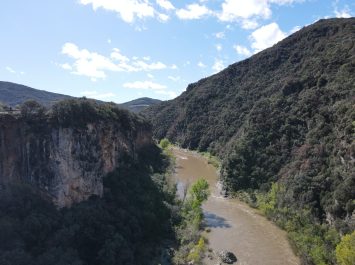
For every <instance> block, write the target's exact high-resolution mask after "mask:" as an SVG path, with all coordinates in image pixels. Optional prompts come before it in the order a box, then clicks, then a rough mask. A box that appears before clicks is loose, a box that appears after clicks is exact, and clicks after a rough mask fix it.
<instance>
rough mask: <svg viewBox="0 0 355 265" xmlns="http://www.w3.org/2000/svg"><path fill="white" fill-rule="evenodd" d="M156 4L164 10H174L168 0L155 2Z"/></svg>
mask: <svg viewBox="0 0 355 265" xmlns="http://www.w3.org/2000/svg"><path fill="white" fill-rule="evenodd" d="M156 2H157V4H158V5H159V6H160V7H161V8H163V9H165V10H174V9H175V7H174V6H173V4H172V3H171V2H170V1H168V0H156Z"/></svg>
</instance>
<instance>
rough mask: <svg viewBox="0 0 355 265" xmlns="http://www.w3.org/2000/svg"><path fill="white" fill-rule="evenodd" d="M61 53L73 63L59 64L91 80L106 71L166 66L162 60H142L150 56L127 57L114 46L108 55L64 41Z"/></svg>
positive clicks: (139, 69) (153, 68)
mask: <svg viewBox="0 0 355 265" xmlns="http://www.w3.org/2000/svg"><path fill="white" fill-rule="evenodd" d="M62 53H63V54H65V55H67V56H69V57H70V58H72V59H74V63H73V64H69V63H65V64H62V65H60V66H61V67H62V68H63V69H65V70H70V71H71V73H73V74H76V75H82V76H87V77H89V78H91V80H92V81H96V80H97V79H105V78H106V72H107V71H112V72H140V71H153V70H162V69H165V68H167V66H166V65H165V64H164V63H162V62H159V61H158V62H151V63H147V62H145V61H144V60H148V59H149V60H150V57H144V58H143V60H139V58H138V57H133V58H132V59H133V60H131V59H129V58H128V57H126V56H124V55H123V54H122V53H121V52H120V50H119V49H117V48H114V49H113V50H112V52H111V54H110V56H109V57H106V56H103V55H101V54H98V53H96V52H90V51H88V50H87V49H79V47H78V46H77V45H75V44H73V43H66V44H64V45H63V47H62Z"/></svg>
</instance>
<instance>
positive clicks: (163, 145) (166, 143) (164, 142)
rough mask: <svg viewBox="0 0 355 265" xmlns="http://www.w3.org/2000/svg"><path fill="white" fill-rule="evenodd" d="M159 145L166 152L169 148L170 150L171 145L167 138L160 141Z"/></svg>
mask: <svg viewBox="0 0 355 265" xmlns="http://www.w3.org/2000/svg"><path fill="white" fill-rule="evenodd" d="M159 145H160V147H161V148H162V149H163V150H166V149H167V148H169V146H170V145H171V143H170V141H169V140H168V139H167V138H164V139H161V140H160V142H159Z"/></svg>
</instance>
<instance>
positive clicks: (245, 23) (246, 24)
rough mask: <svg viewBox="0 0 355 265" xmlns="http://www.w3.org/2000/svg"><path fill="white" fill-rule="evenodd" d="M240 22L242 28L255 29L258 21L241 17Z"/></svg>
mask: <svg viewBox="0 0 355 265" xmlns="http://www.w3.org/2000/svg"><path fill="white" fill-rule="evenodd" d="M241 23H242V28H243V29H255V28H257V27H258V26H259V24H258V22H256V21H255V20H253V19H243V20H242V22H241Z"/></svg>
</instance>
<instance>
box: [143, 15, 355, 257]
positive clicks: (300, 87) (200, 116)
mask: <svg viewBox="0 0 355 265" xmlns="http://www.w3.org/2000/svg"><path fill="white" fill-rule="evenodd" d="M144 113H145V115H146V117H148V118H149V119H150V120H151V122H152V124H153V127H154V133H155V137H156V138H158V139H160V138H163V137H167V138H169V139H170V140H171V141H173V142H175V143H178V144H180V145H181V146H182V147H186V148H190V149H198V150H203V151H210V152H211V153H213V154H215V155H217V156H219V157H220V158H221V159H222V168H221V178H222V181H223V184H224V188H225V190H226V191H227V192H228V193H229V194H241V193H242V192H245V191H246V192H247V193H248V195H247V196H249V198H248V200H249V201H251V203H256V204H259V205H264V206H265V205H267V207H266V208H265V212H266V214H267V215H268V216H269V217H270V218H271V219H273V220H274V221H275V222H277V223H279V224H280V225H281V226H283V227H284V228H285V229H286V230H288V229H289V230H290V231H289V233H290V237H291V238H292V239H293V242H294V243H295V245H296V246H297V248H298V251H299V252H300V255H301V256H302V259H303V261H304V263H305V264H323V263H321V262H325V263H327V264H328V263H329V264H333V263H334V262H335V261H334V248H335V247H334V244H336V242H337V240H336V239H334V240H333V241H332V240H330V239H329V235H328V234H327V233H328V232H325V231H331V230H328V229H332V228H336V230H337V231H338V232H339V233H340V234H343V233H348V232H349V231H352V230H354V229H355V220H354V218H355V212H354V209H355V204H354V201H355V196H354V192H353V191H354V190H355V166H354V165H355V159H354V157H355V142H354V134H355V123H354V121H355V19H354V18H350V19H328V20H320V21H318V22H317V23H315V24H313V25H311V26H308V27H305V28H303V29H301V30H300V31H298V32H296V33H294V34H292V35H291V36H289V37H287V38H286V39H284V40H283V41H281V42H279V43H278V44H276V45H274V46H273V47H271V48H269V49H266V50H264V51H262V52H260V53H258V54H256V55H254V56H252V57H251V58H249V59H246V60H244V61H241V62H238V63H235V64H233V65H230V66H229V67H228V68H226V69H225V70H223V71H222V72H220V73H218V74H215V75H213V76H211V77H208V78H205V79H202V80H200V81H198V82H196V83H193V84H190V85H189V86H188V87H187V90H186V92H184V93H183V94H182V95H181V96H179V97H178V98H176V99H174V100H171V101H167V102H163V103H161V104H159V105H156V106H153V107H150V108H148V109H147V110H146V111H144ZM275 182H276V183H277V185H275V184H274V185H272V183H275ZM261 196H266V197H265V198H266V199H265V198H264V201H263V203H264V204H262V203H261V202H260V200H259V198H261ZM296 220H303V222H302V223H301V225H300V223H299V222H297V221H296ZM319 224H325V225H326V227H328V228H327V229H325V228H322V227H323V226H319V227H318V225H319ZM308 225H309V227H308ZM306 227H308V228H307V229H308V230H307V229H306ZM310 227H313V228H312V229H310ZM317 231H318V232H317ZM327 235H328V236H327ZM318 237H319V238H318ZM314 238H316V239H314ZM326 238H328V239H326ZM330 241H331V242H330ZM315 246H316V247H315ZM317 259H318V260H317Z"/></svg>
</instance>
